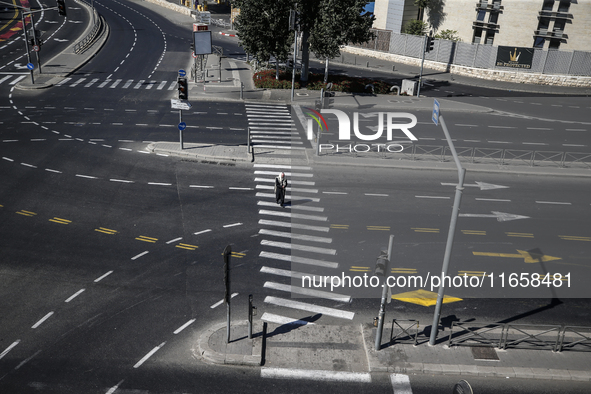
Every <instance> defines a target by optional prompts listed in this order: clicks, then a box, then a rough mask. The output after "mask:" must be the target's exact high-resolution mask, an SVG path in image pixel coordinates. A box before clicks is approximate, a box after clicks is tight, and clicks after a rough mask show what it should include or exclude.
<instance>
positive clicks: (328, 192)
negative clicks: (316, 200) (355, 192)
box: [322, 192, 349, 194]
mask: <svg viewBox="0 0 591 394" xmlns="http://www.w3.org/2000/svg"><path fill="white" fill-rule="evenodd" d="M322 194H349V193H343V192H322Z"/></svg>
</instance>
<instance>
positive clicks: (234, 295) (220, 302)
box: [210, 293, 238, 309]
mask: <svg viewBox="0 0 591 394" xmlns="http://www.w3.org/2000/svg"><path fill="white" fill-rule="evenodd" d="M237 295H238V293H232V295H231V296H230V298H234V297H236V296H237ZM223 302H224V299H223V298H222V299H221V300H219V301H218V302H216V303H215V304H213V305H212V306H210V308H211V309H213V308H217V307H218V306H220V305H222V303H223Z"/></svg>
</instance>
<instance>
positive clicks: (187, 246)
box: [175, 244, 199, 250]
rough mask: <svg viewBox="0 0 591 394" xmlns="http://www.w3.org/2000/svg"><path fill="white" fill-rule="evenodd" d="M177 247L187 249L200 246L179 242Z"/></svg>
mask: <svg viewBox="0 0 591 394" xmlns="http://www.w3.org/2000/svg"><path fill="white" fill-rule="evenodd" d="M175 247H176V248H181V249H187V250H195V249H197V248H198V247H199V246H197V245H189V244H178V245H175Z"/></svg>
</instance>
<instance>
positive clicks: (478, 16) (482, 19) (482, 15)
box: [476, 10, 486, 22]
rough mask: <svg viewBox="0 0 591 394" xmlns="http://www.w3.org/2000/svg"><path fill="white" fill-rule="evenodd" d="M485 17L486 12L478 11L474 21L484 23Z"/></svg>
mask: <svg viewBox="0 0 591 394" xmlns="http://www.w3.org/2000/svg"><path fill="white" fill-rule="evenodd" d="M485 16H486V10H478V14H477V15H476V20H477V21H482V22H484V17H485Z"/></svg>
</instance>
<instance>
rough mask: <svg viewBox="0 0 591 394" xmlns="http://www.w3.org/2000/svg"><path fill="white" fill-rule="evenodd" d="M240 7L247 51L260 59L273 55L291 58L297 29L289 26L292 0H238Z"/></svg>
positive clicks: (241, 35) (241, 33) (240, 32)
mask: <svg viewBox="0 0 591 394" xmlns="http://www.w3.org/2000/svg"><path fill="white" fill-rule="evenodd" d="M234 6H235V7H236V8H240V15H238V17H237V18H236V23H237V25H238V26H237V30H238V38H239V39H240V45H241V46H242V47H243V48H244V51H245V52H246V53H249V54H252V55H254V56H255V57H256V58H257V59H258V60H259V61H261V62H263V61H268V60H269V58H270V57H271V56H274V57H275V58H276V59H279V60H282V61H285V60H287V58H288V56H289V52H290V47H291V45H292V43H293V32H291V31H290V30H289V28H288V25H289V10H290V9H292V8H293V2H292V1H291V0H234Z"/></svg>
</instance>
